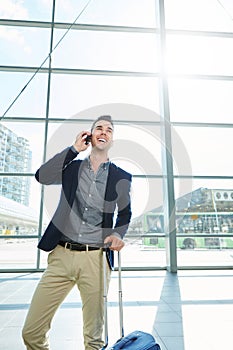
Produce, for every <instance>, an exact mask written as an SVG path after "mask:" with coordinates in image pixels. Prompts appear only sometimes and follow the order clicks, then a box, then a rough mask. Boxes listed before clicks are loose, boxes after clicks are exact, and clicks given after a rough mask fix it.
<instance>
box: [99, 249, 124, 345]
mask: <svg viewBox="0 0 233 350" xmlns="http://www.w3.org/2000/svg"><path fill="white" fill-rule="evenodd" d="M117 254H118V305H119V324H120V339H122V338H123V337H124V325H123V302H122V281H121V253H120V252H118V253H117ZM103 275H104V276H103V281H104V295H103V297H104V340H105V341H104V342H105V344H104V346H103V347H102V349H106V348H107V346H108V287H107V253H106V250H104V252H103ZM120 339H119V340H120Z"/></svg>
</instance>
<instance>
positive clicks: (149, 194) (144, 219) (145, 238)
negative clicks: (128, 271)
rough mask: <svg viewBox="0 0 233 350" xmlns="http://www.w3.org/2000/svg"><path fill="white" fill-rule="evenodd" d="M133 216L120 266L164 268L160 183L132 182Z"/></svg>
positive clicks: (157, 181) (161, 191)
mask: <svg viewBox="0 0 233 350" xmlns="http://www.w3.org/2000/svg"><path fill="white" fill-rule="evenodd" d="M132 213H133V217H132V221H131V223H130V226H129V230H128V232H127V235H126V238H125V241H126V247H125V248H124V250H123V251H122V261H123V266H127V267H140V266H141V267H143V266H144V267H145V266H154V267H155V266H156V267H161V266H165V259H166V256H165V238H164V227H163V189H162V179H151V178H150V179H148V178H133V181H132Z"/></svg>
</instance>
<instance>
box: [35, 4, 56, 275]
mask: <svg viewBox="0 0 233 350" xmlns="http://www.w3.org/2000/svg"><path fill="white" fill-rule="evenodd" d="M55 4H56V0H53V10H52V22H51V36H50V50H49V72H48V84H47V101H46V120H45V130H44V153H43V162H45V160H46V153H47V140H48V119H49V107H50V88H51V69H52V57H51V54H52V51H53V33H54V18H55ZM43 208H44V186H42V188H41V200H40V218H39V227H38V236H39V239H40V237H41V235H42V228H43ZM39 267H40V250H39V249H38V250H37V262H36V268H37V269H39Z"/></svg>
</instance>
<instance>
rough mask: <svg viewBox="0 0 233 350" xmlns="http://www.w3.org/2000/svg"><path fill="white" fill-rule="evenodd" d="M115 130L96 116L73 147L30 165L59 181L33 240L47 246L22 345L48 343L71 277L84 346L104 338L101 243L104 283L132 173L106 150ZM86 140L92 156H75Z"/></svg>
mask: <svg viewBox="0 0 233 350" xmlns="http://www.w3.org/2000/svg"><path fill="white" fill-rule="evenodd" d="M113 133H114V126H113V122H112V119H111V117H110V116H106V115H105V116H101V117H99V118H98V119H97V120H95V121H94V123H93V125H92V127H91V132H89V131H82V132H80V133H79V134H78V135H77V137H76V140H75V142H74V144H73V145H72V146H71V147H68V148H66V149H65V150H63V151H62V152H61V153H58V154H56V155H55V156H54V157H53V158H52V159H50V160H49V161H47V162H46V163H45V164H43V165H42V166H41V167H40V168H39V169H38V170H37V172H36V175H35V176H36V179H37V181H39V182H40V183H41V184H44V185H51V184H60V185H62V190H61V197H60V201H59V204H58V207H57V210H56V212H55V214H54V216H53V218H52V220H51V222H50V223H49V225H48V227H47V229H46V231H45V233H44V235H43V236H42V238H41V240H40V242H39V244H38V247H39V248H40V249H42V250H45V251H49V252H50V253H49V255H48V266H47V269H46V270H45V272H44V274H43V276H42V278H41V280H40V282H39V284H38V286H37V288H36V290H35V293H34V295H33V298H32V301H31V305H30V309H29V311H28V315H27V318H26V320H25V324H24V328H23V339H24V343H25V345H26V348H27V349H28V350H48V349H49V342H48V331H49V329H50V325H51V321H52V319H53V316H54V314H55V312H56V310H57V309H58V307H59V306H60V304H61V303H62V301H63V300H64V299H65V297H66V296H67V294H68V293H69V292H70V290H71V289H72V288H73V287H74V285H77V287H78V289H79V291H80V295H81V299H82V311H83V336H84V345H85V350H94V349H95V350H98V349H100V348H101V347H102V346H103V340H102V331H103V247H106V246H107V247H108V248H107V253H108V254H107V257H108V263H109V269H108V271H107V272H108V283H109V281H110V271H111V269H112V268H113V253H114V250H116V251H119V250H121V249H122V248H123V246H124V242H123V237H124V235H125V233H126V231H127V229H128V225H129V222H130V218H131V205H130V187H131V180H132V176H131V174H129V173H127V172H126V171H124V170H123V169H121V168H119V167H117V166H116V165H115V164H114V163H112V162H110V161H109V157H108V151H109V149H110V148H111V146H112V144H113ZM88 141H89V142H88ZM88 147H92V149H91V153H90V156H89V157H88V158H85V159H84V160H79V159H76V160H75V158H76V156H77V155H78V154H79V153H80V152H82V151H85V150H86V149H87V148H88ZM116 210H117V215H116V219H115V220H113V219H114V214H115V212H116Z"/></svg>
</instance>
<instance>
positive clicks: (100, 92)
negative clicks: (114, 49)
mask: <svg viewBox="0 0 233 350" xmlns="http://www.w3.org/2000/svg"><path fill="white" fill-rule="evenodd" d="M157 83H158V80H157V79H156V78H136V77H110V76H105V77H103V76H102V77H101V76H79V75H61V74H59V75H53V76H52V90H51V96H50V117H65V118H68V117H71V116H74V115H75V114H77V113H78V112H80V111H83V110H85V109H87V108H93V106H100V110H101V108H103V107H101V105H105V104H113V105H114V104H115V105H116V104H133V105H135V103H137V105H138V106H141V107H145V108H148V109H151V110H152V111H153V110H154V111H156V112H158V111H159V98H158V96H159V90H158V86H157ZM145 91H146V92H147V93H146V94H145ZM92 118H93V115H92ZM119 118H124V119H126V120H127V119H130V120H134V119H136V120H137V118H138V117H136V118H135V116H134V115H129V114H126V115H124V116H123V117H122V116H121V115H119V116H117V119H119ZM142 118H143V120H146V118H144V116H143V117H142V115H141V116H140V119H142Z"/></svg>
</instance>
